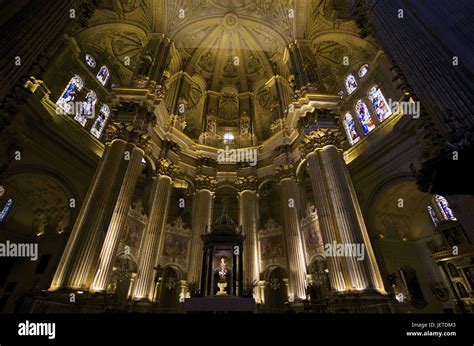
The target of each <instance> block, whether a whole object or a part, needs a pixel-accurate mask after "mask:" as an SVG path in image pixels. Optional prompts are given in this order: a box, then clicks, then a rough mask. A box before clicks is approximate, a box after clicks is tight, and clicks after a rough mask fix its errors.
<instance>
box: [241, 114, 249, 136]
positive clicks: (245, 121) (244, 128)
mask: <svg viewBox="0 0 474 346" xmlns="http://www.w3.org/2000/svg"><path fill="white" fill-rule="evenodd" d="M248 133H249V118H248V115H247V112H244V113H243V115H242V118H241V119H240V134H241V135H246V134H248Z"/></svg>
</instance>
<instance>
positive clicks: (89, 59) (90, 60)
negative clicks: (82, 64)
mask: <svg viewBox="0 0 474 346" xmlns="http://www.w3.org/2000/svg"><path fill="white" fill-rule="evenodd" d="M85 60H86V64H87V65H89V67H92V68H95V67H96V66H97V63H96V62H95V59H94V57H93V56H92V55H90V54H86V56H85Z"/></svg>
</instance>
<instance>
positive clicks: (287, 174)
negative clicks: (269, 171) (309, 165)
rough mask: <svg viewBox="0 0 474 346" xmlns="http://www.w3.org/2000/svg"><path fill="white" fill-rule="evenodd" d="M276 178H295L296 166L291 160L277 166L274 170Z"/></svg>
mask: <svg viewBox="0 0 474 346" xmlns="http://www.w3.org/2000/svg"><path fill="white" fill-rule="evenodd" d="M275 172H276V174H277V176H278V179H279V180H282V179H285V178H295V177H296V174H295V173H296V167H295V164H294V163H293V161H288V162H286V163H284V164H282V165H280V166H278V167H277V168H276V170H275Z"/></svg>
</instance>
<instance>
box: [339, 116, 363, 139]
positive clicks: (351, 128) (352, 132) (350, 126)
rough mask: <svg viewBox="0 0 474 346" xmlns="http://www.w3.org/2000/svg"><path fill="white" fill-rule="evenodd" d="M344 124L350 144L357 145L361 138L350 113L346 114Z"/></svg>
mask: <svg viewBox="0 0 474 346" xmlns="http://www.w3.org/2000/svg"><path fill="white" fill-rule="evenodd" d="M343 122H344V128H345V129H346V135H347V138H348V139H349V142H350V143H351V145H353V144H355V143H357V142H358V141H359V139H360V136H359V134H358V133H357V129H356V126H355V121H354V118H353V117H352V115H350V114H349V113H346V115H344V120H343Z"/></svg>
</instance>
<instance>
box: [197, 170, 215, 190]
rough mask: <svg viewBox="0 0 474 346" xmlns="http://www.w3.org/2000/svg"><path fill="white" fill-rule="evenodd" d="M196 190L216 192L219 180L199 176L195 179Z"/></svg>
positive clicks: (207, 176)
mask: <svg viewBox="0 0 474 346" xmlns="http://www.w3.org/2000/svg"><path fill="white" fill-rule="evenodd" d="M194 182H195V184H196V190H209V191H215V190H216V187H217V179H216V178H215V177H211V176H209V175H203V174H198V175H196V176H195V177H194Z"/></svg>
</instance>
